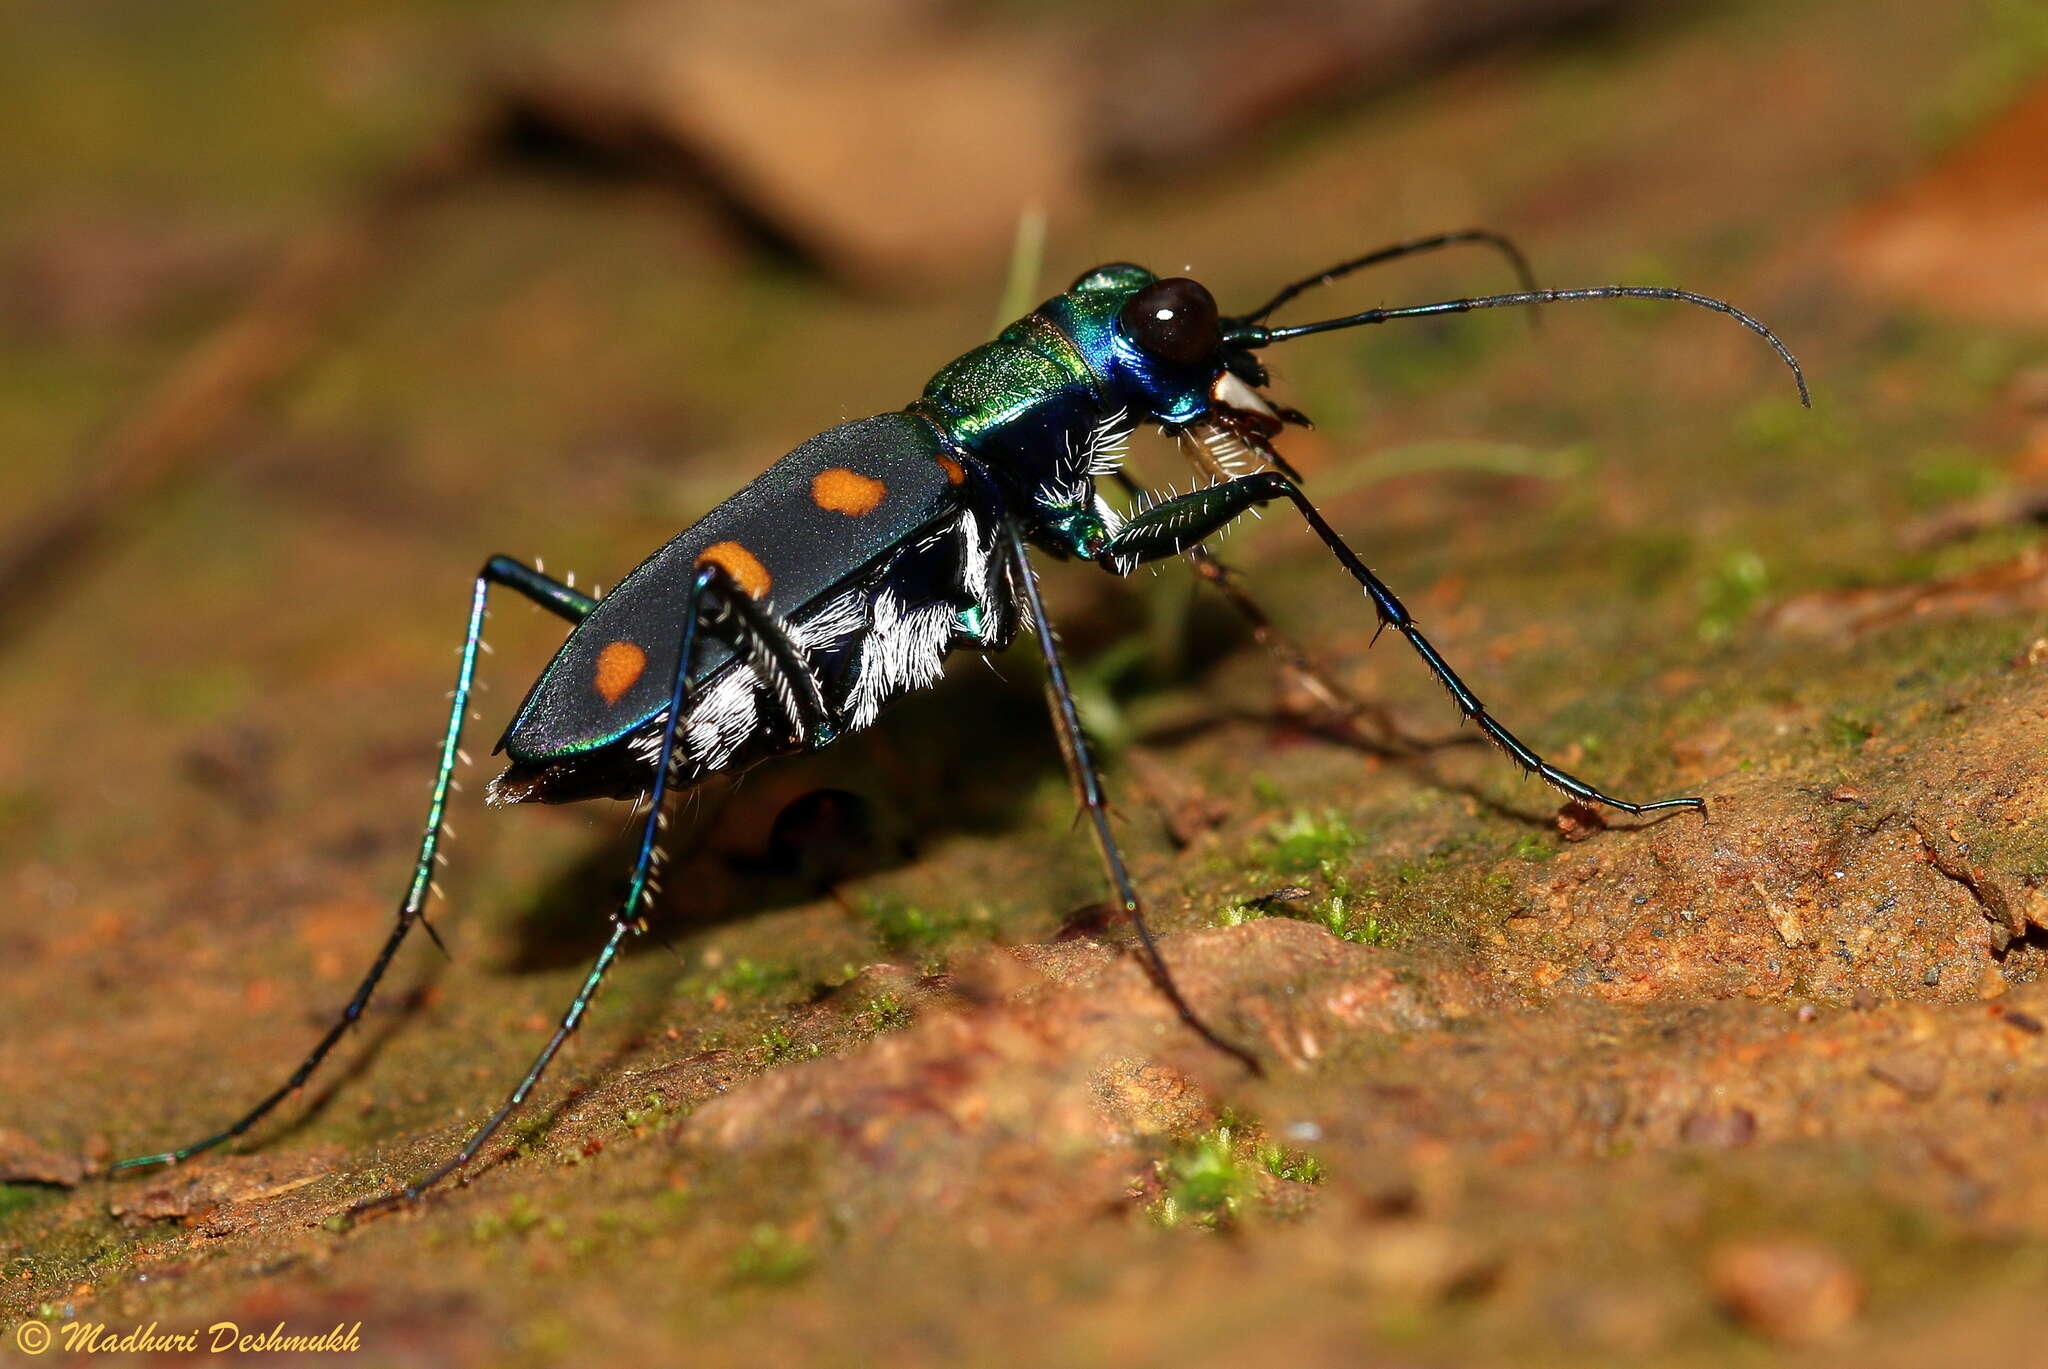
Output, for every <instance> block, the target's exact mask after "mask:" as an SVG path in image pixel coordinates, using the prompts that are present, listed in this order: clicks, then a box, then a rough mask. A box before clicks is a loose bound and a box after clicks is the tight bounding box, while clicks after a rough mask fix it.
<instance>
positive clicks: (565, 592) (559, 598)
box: [109, 556, 597, 1172]
mask: <svg viewBox="0 0 2048 1369" xmlns="http://www.w3.org/2000/svg"><path fill="white" fill-rule="evenodd" d="M493 585H502V586H504V587H505V588H506V589H510V590H515V591H517V592H518V593H520V594H522V595H524V596H525V597H526V598H528V599H531V600H532V601H533V602H534V603H536V604H538V605H540V606H541V607H542V608H544V609H546V610H548V611H549V612H550V613H554V614H556V615H558V616H560V617H562V618H566V619H567V620H568V621H570V622H572V623H580V622H582V621H583V619H584V618H585V617H587V616H589V613H590V611H591V610H592V609H593V608H595V607H597V600H595V599H593V598H591V597H590V596H589V595H587V594H585V593H583V592H582V591H581V590H578V589H575V588H573V587H571V586H569V585H565V584H563V583H562V582H561V581H559V580H556V579H554V578H553V577H551V576H549V575H546V574H543V573H542V572H541V571H538V570H536V569H534V568H533V567H532V566H529V565H526V564H524V563H523V562H519V561H515V560H513V559H512V558H511V557H509V556H493V557H492V558H491V559H490V560H488V561H486V562H485V563H484V565H483V569H481V570H479V571H478V572H477V575H476V581H475V584H474V585H473V586H472V588H471V591H470V600H469V625H468V628H467V630H466V631H465V632H464V634H463V638H462V665H461V668H460V669H459V670H458V671H457V672H456V676H455V690H454V693H452V694H451V695H450V696H449V699H450V703H449V708H448V726H447V729H446V730H445V731H444V732H443V733H442V735H441V758H440V765H439V768H438V769H437V770H436V771H435V773H434V796H433V800H432V802H431V803H429V805H428V807H427V822H426V831H425V833H424V834H423V835H422V836H421V838H420V848H419V855H418V857H417V858H416V859H415V860H414V862H413V875H412V882H411V883H410V884H408V885H407V886H406V891H405V897H404V898H403V899H402V900H401V901H400V902H399V905H398V915H397V920H396V922H395V923H394V924H393V926H392V928H391V933H390V935H389V936H387V937H386V938H385V941H384V945H383V947H382V948H381V949H380V950H379V951H378V952H377V958H376V960H375V961H373V962H372V963H371V965H370V969H369V972H368V973H367V974H365V975H364V976H363V979H362V982H361V983H360V984H358V985H357V986H356V991H355V993H354V994H353V995H352V996H351V997H350V998H349V1001H348V1006H347V1007H345V1008H343V1009H342V1011H341V1016H340V1017H339V1018H337V1019H336V1020H335V1023H334V1025H333V1026H331V1027H329V1028H328V1029H327V1034H326V1035H324V1036H322V1037H321V1038H320V1040H319V1041H318V1042H317V1043H316V1044H315V1045H314V1047H313V1049H312V1051H311V1052H310V1053H308V1054H307V1056H306V1058H305V1059H304V1060H303V1061H301V1062H300V1063H299V1067H298V1068H297V1069H295V1070H293V1071H292V1073H291V1076H290V1077H289V1078H288V1079H286V1080H285V1081H284V1083H283V1084H281V1085H279V1086H278V1087H277V1088H276V1089H274V1090H272V1091H271V1092H270V1093H269V1094H267V1095H265V1096H264V1098H263V1100H262V1101H261V1102H259V1103H257V1104H256V1106H255V1107H253V1108H251V1109H249V1111H248V1112H246V1113H244V1114H243V1115H242V1117H241V1118H240V1119H239V1120H237V1121H236V1122H235V1123H234V1124H233V1125H231V1126H228V1127H226V1128H223V1129H222V1130H220V1131H217V1132H215V1133H214V1134H213V1135H211V1136H208V1137H207V1138H205V1139H204V1140H201V1141H194V1142H193V1143H192V1144H191V1145H188V1146H180V1147H179V1148H178V1149H176V1150H165V1151H159V1152H158V1153H156V1154H154V1155H137V1156H135V1157H134V1158H132V1159H128V1160H122V1161H119V1162H118V1163H116V1164H114V1165H112V1166H111V1167H110V1170H109V1172H112V1171H114V1170H123V1169H137V1168H141V1167H143V1166H146V1165H166V1164H176V1163H177V1162H178V1161H180V1160H186V1159H190V1158H191V1157H192V1156H194V1155H197V1154H199V1153H200V1152H201V1151H206V1150H212V1149H213V1148H214V1147H215V1146H218V1145H221V1144H223V1143H224V1142H227V1141H232V1140H234V1139H235V1138H236V1137H237V1136H240V1135H241V1134H242V1133H244V1132H246V1131H248V1130H249V1129H250V1128H251V1127H253V1126H255V1125H256V1124H257V1123H258V1122H260V1121H262V1120H263V1119H264V1118H265V1117H267V1116H269V1115H270V1113H271V1111H272V1110H273V1109H275V1108H276V1107H277V1105H278V1104H280V1103H282V1102H283V1101H284V1100H285V1099H287V1098H289V1097H291V1095H292V1094H293V1093H294V1092H295V1091H297V1090H298V1088H299V1087H300V1086H301V1085H303V1084H304V1083H305V1082H306V1081H307V1080H308V1079H310V1078H312V1076H313V1071H314V1070H316V1069H318V1068H319V1067H320V1062H321V1061H323V1060H325V1059H326V1058H327V1055H328V1053H329V1052H330V1051H332V1050H333V1049H334V1047H335V1046H336V1045H337V1044H338V1043H339V1042H340V1041H341V1038H342V1037H343V1036H345V1035H346V1034H347V1033H348V1029H349V1028H350V1027H352V1026H354V1025H355V1024H356V1022H357V1021H358V1020H359V1019H360V1018H361V1017H362V1015H363V1010H364V1009H365V1008H367V1007H368V1006H369V1003H370V996H371V995H372V994H374V993H375V992H376V990H377V985H378V984H379V983H380V982H381V981H382V980H383V978H384V973H385V971H386V970H388V969H390V967H391V961H392V958H393V957H394V956H396V955H397V954H398V948H399V947H400V946H401V945H402V944H404V942H405V938H406V935H407V934H408V933H410V932H411V931H412V929H413V927H414V925H415V924H418V925H421V926H425V927H426V928H427V935H428V936H434V929H433V927H432V926H431V925H428V924H427V920H426V908H427V900H428V898H429V896H430V895H431V894H433V893H434V892H436V890H435V888H434V866H435V865H436V864H437V863H438V860H439V857H440V851H441V838H442V836H443V835H444V834H445V832H446V830H447V829H446V819H447V815H448V795H449V792H450V791H451V790H452V789H453V788H454V780H455V765H456V762H457V761H459V760H461V759H462V758H463V755H462V730H463V724H464V723H465V722H467V721H468V718H469V700H470V694H471V692H472V690H473V688H474V686H475V683H476V662H477V655H478V653H479V652H480V651H481V650H482V649H483V632H484V613H485V609H486V606H487V602H488V600H489V597H490V589H491V586H493ZM435 940H436V942H438V941H439V940H440V938H439V937H435Z"/></svg>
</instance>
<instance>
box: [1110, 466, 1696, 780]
mask: <svg viewBox="0 0 2048 1369" xmlns="http://www.w3.org/2000/svg"><path fill="white" fill-rule="evenodd" d="M1282 499H1285V500H1289V501H1291V502H1292V503H1293V504H1294V506H1295V508H1296V509H1297V510H1299V511H1300V513H1301V516H1302V518H1303V519H1304V520H1305V521H1306V522H1307V523H1308V525H1309V527H1310V528H1311V529H1313V530H1314V532H1315V534H1316V536H1318V537H1320V538H1321V539H1322V541H1323V545H1324V546H1326V547H1328V548H1329V549H1330V554H1331V555H1332V556H1335V557H1336V558H1337V561H1338V563H1339V564H1341V565H1342V566H1343V567H1344V569H1345V570H1346V571H1348V572H1350V575H1351V578H1352V579H1354V580H1356V581H1358V583H1359V585H1360V586H1361V587H1363V588H1364V590H1365V592H1366V595H1367V597H1369V598H1370V599H1371V600H1372V602H1373V608H1374V610H1375V611H1376V612H1377V613H1378V614H1379V619H1380V626H1381V628H1382V629H1385V628H1389V627H1391V628H1393V629H1394V630H1395V631H1396V632H1399V633H1400V634H1401V635H1402V636H1403V637H1405V638H1407V639H1408V645H1409V646H1411V647H1413V648H1414V649H1415V654H1416V655H1418V656H1420V657H1421V658H1422V660H1423V664H1425V665H1427V666H1428V667H1429V669H1430V673H1431V674H1433V675H1435V676H1436V678H1437V680H1438V682H1440V683H1441V684H1442V685H1443V686H1444V688H1445V689H1448V690H1449V691H1450V693H1451V698H1452V700H1453V701H1454V702H1455V703H1456V704H1457V705H1458V711H1459V712H1461V713H1463V714H1464V715H1465V716H1466V717H1467V718H1470V719H1471V720H1472V721H1473V722H1474V723H1475V724H1476V725H1477V726H1478V727H1479V730H1480V731H1481V732H1483V733H1485V734H1486V736H1487V737H1488V738H1489V739H1490V740H1491V741H1493V743H1494V744H1495V745H1497V746H1499V747H1500V749H1501V750H1503V751H1505V752H1507V753H1508V756H1509V757H1510V758H1511V759H1512V760H1513V761H1514V762H1515V763H1516V764H1517V765H1519V766H1521V767H1522V768H1523V769H1524V770H1527V771H1529V772H1530V773H1531V774H1533V775H1537V776H1539V777H1540V778H1542V779H1543V780H1544V781H1546V782H1547V783H1549V784H1551V785H1553V786H1555V787H1556V788H1558V789H1560V790H1562V791H1563V792H1564V793H1566V794H1569V795H1570V796H1571V797H1573V798H1575V799H1578V800H1580V801H1581V802H1583V803H1597V804H1604V805H1605V806H1607V807H1609V808H1616V809H1619V810H1621V811H1622V812H1624V813H1634V814H1639V815H1640V814H1643V813H1654V812H1657V811H1659V810H1662V809H1667V808H1691V809H1694V810H1696V811H1698V810H1704V809H1705V808H1706V800H1704V799H1701V798H1696V797H1687V798H1679V799H1660V800H1658V801H1657V802H1655V803H1631V802H1629V801H1628V800H1626V799H1617V798H1615V797H1613V796H1612V795H1610V794H1606V793H1603V792H1601V791H1600V790H1598V789H1595V788H1594V787H1593V786H1592V785H1590V784H1587V783H1586V782H1585V781H1584V780H1582V779H1580V778H1578V777H1577V776H1576V775H1572V774H1569V773H1567V772H1566V771H1563V770H1560V769H1558V768H1557V767H1556V766H1554V765H1552V764H1551V763H1550V762H1548V761H1546V760H1544V759H1543V757H1541V756H1539V755H1537V754H1536V753H1535V752H1534V751H1532V750H1530V749H1529V747H1528V746H1527V745H1526V744H1524V743H1523V741H1522V740H1521V739H1520V738H1519V737H1517V736H1515V734H1514V733H1512V732H1510V731H1508V729H1507V728H1505V727H1503V726H1502V725H1501V724H1500V722H1499V721H1498V720H1496V719H1495V718H1494V716H1493V715H1492V714H1491V713H1489V712H1487V710H1486V705H1485V704H1483V703H1481V702H1480V701H1479V696H1478V695H1476V694H1474V693H1473V692H1472V690H1471V689H1470V688H1469V687H1468V686H1467V685H1466V684H1465V682H1464V681H1463V680H1462V679H1460V678H1458V672H1457V671H1455V670H1453V669H1451V666H1450V663H1449V662H1447V661H1445V660H1444V658H1443V657H1442V656H1441V655H1440V654H1439V653H1438V652H1437V649H1436V647H1435V646H1433V645H1432V644H1431V643H1430V640H1429V639H1428V638H1427V637H1425V636H1423V635H1422V630H1421V629H1420V628H1418V627H1417V626H1416V625H1415V619H1414V618H1413V617H1411V616H1410V615H1409V612H1408V610H1407V608H1406V607H1405V606H1404V605H1403V604H1402V603H1401V601H1400V599H1399V598H1397V597H1396V596H1395V594H1394V591H1393V590H1391V589H1389V588H1388V587H1387V584H1386V582H1385V581H1384V580H1382V579H1380V578H1379V576H1377V575H1375V574H1373V572H1372V570H1371V569H1370V568H1369V567H1368V566H1367V565H1366V564H1365V562H1363V561H1361V560H1359V559H1358V554H1357V553H1356V552H1354V551H1352V550H1351V548H1350V546H1349V545H1347V544H1346V543H1345V541H1344V539H1343V538H1342V537H1339V536H1338V535H1337V531H1336V529H1334V528H1332V527H1331V526H1330V524H1329V522H1328V521H1327V520H1326V519H1325V518H1324V517H1323V515H1322V513H1321V512H1320V511H1319V510H1318V509H1317V508H1316V506H1315V505H1314V504H1312V503H1310V502H1309V499H1308V496H1307V495H1305V494H1303V493H1302V492H1301V488H1300V486H1298V485H1296V484H1295V483H1294V482H1293V481H1291V480H1289V479H1288V478H1287V477H1286V476H1284V475H1282V474H1280V473H1279V472H1278V471H1260V472H1258V473H1257V474H1255V475H1247V476H1243V477H1241V478H1239V479H1236V480H1229V481H1225V482H1223V483H1222V484H1220V485H1211V486H1210V487H1209V488H1208V489H1205V490H1196V491H1194V492H1193V493H1191V494H1184V495H1181V496H1179V497H1178V498H1175V499H1169V500H1166V501H1165V502H1164V503H1161V504H1157V505H1155V506H1153V507H1152V508H1149V509H1147V510H1145V511H1144V512H1143V513H1139V514H1136V515H1134V516H1132V517H1131V518H1130V519H1129V520H1128V521H1127V522H1125V524H1124V525H1123V527H1122V528H1121V529H1120V530H1119V531H1118V532H1117V534H1116V536H1114V537H1112V538H1111V539H1110V540H1109V542H1108V544H1107V545H1105V546H1104V547H1103V548H1102V550H1101V552H1100V553H1099V554H1098V555H1097V557H1096V559H1097V560H1098V561H1099V562H1100V563H1101V564H1103V565H1105V566H1107V567H1108V568H1109V569H1111V570H1113V571H1115V572H1116V573H1117V574H1119V575H1128V574H1129V573H1130V572H1131V571H1132V570H1133V569H1135V568H1136V567H1138V566H1140V565H1142V564H1144V563H1145V562H1147V561H1156V560H1159V559H1160V558H1162V557H1167V556H1176V555H1179V554H1180V553H1182V552H1185V551H1186V550H1188V549H1189V548H1190V547H1194V546H1198V545H1200V543H1201V542H1202V541H1203V540H1204V539H1205V538H1208V537H1210V536H1211V535H1213V534H1214V533H1216V532H1217V531H1219V530H1220V529H1222V528H1223V527H1224V526H1225V525H1226V524H1228V523H1230V522H1231V521H1232V520H1233V519H1235V518H1237V517H1238V516H1239V515H1240V514H1243V513H1245V512H1247V511H1248V510H1250V509H1252V508H1255V507H1257V506H1258V505H1261V504H1271V503H1275V502H1277V501H1279V500H1282Z"/></svg>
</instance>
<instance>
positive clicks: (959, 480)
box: [939, 456, 967, 485]
mask: <svg viewBox="0 0 2048 1369" xmlns="http://www.w3.org/2000/svg"><path fill="white" fill-rule="evenodd" d="M939 469H940V470H942V471H944V472H945V473H946V483H947V484H949V485H959V484H964V483H965V482H966V480H967V472H966V471H964V470H962V469H961V468H960V463H959V462H957V461H955V460H954V459H953V458H952V457H950V456H942V457H940V458H939Z"/></svg>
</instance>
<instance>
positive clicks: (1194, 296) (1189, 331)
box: [1119, 276, 1223, 366]
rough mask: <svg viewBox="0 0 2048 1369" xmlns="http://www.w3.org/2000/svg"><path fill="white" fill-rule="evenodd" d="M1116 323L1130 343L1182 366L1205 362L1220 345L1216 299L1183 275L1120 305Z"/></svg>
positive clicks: (1145, 290)
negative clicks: (1119, 324) (1122, 309)
mask: <svg viewBox="0 0 2048 1369" xmlns="http://www.w3.org/2000/svg"><path fill="white" fill-rule="evenodd" d="M1119 322H1121V323H1122V325H1123V330H1124V336H1126V337H1128V338H1129V339H1130V340H1131V341H1132V342H1135V343H1137V344H1138V346H1140V347H1142V348H1144V349H1145V350H1146V351H1147V352H1150V353H1151V354H1152V355H1153V356H1156V357H1163V358H1164V359H1166V360H1167V361H1172V362H1176V363H1178V364H1180V365H1182V366H1193V365H1195V364H1196V363H1198V362H1202V361H1206V360H1208V359H1209V357H1210V356H1212V355H1214V353H1215V351H1216V349H1217V348H1218V347H1220V346H1222V345H1223V330H1222V328H1221V327H1220V326H1219V325H1218V323H1217V321H1216V297H1215V296H1214V295H1212V294H1210V293H1209V290H1208V287H1207V286H1205V285H1203V284H1202V283H1201V282H1200V281H1196V280H1189V279H1188V278H1187V277H1186V276H1172V277H1169V278H1168V279H1166V280H1162V281H1157V282H1155V283H1153V284H1151V285H1148V286H1146V287H1145V288H1144V289H1143V290H1140V291H1139V292H1138V293H1137V294H1136V295H1135V296H1133V297H1132V299H1131V302H1130V303H1129V304H1126V305H1125V306H1124V311H1123V313H1122V315H1121V316H1120V318H1119Z"/></svg>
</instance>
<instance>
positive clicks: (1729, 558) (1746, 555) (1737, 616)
mask: <svg viewBox="0 0 2048 1369" xmlns="http://www.w3.org/2000/svg"><path fill="white" fill-rule="evenodd" d="M1770 583H1771V575H1770V570H1769V568H1768V567H1767V566H1766V565H1765V564H1764V558H1763V557H1762V556H1760V555H1758V554H1757V553H1756V552H1754V551H1752V550H1750V549H1749V548H1747V547H1740V548H1737V549H1735V550H1733V551H1730V552H1727V553H1726V554H1724V555H1723V556H1722V557H1721V560H1720V562H1719V563H1718V564H1716V565H1715V567H1714V568H1713V569H1712V570H1711V571H1709V572H1708V573H1707V575H1706V577H1705V578H1704V579H1703V580H1702V581H1701V582H1700V585H1699V592H1698V593H1699V603H1700V611H1699V618H1698V620H1697V622H1696V624H1695V628H1694V630H1695V631H1697V632H1698V634H1699V637H1700V640H1701V641H1703V642H1719V641H1725V640H1726V639H1727V638H1728V637H1730V636H1732V635H1733V634H1734V632H1735V629H1736V628H1738V627H1740V626H1741V625H1742V624H1743V623H1744V622H1746V621H1747V620H1748V618H1749V615H1750V613H1751V612H1752V611H1754V610H1755V608H1756V604H1757V601H1758V600H1759V599H1761V598H1762V597H1763V595H1764V591H1765V590H1766V589H1768V588H1770Z"/></svg>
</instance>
